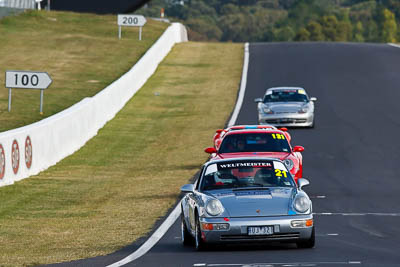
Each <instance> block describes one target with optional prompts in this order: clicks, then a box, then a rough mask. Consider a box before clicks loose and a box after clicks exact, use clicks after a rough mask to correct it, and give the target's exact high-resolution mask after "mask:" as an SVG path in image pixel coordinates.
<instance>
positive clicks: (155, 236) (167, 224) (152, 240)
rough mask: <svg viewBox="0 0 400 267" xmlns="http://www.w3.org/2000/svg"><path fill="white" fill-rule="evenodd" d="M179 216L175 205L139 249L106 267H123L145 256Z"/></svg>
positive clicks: (177, 207) (179, 207)
mask: <svg viewBox="0 0 400 267" xmlns="http://www.w3.org/2000/svg"><path fill="white" fill-rule="evenodd" d="M180 214H181V206H180V205H179V204H178V205H176V207H175V208H174V210H173V211H172V212H171V213H170V214H169V216H168V217H167V219H166V220H165V221H164V222H163V223H162V224H161V225H160V227H158V229H157V230H156V231H155V232H154V233H153V234H152V235H151V237H150V238H149V239H147V241H146V242H145V243H144V244H143V245H142V246H141V247H140V248H138V249H137V250H136V251H135V252H133V253H132V254H130V255H128V256H127V257H126V258H124V259H122V260H120V261H118V262H116V263H113V264H111V265H108V267H116V266H122V265H125V264H127V263H129V262H132V261H134V260H136V259H137V258H139V257H141V256H143V255H144V254H146V253H147V251H149V250H150V249H151V248H152V247H153V246H154V245H155V244H156V243H157V242H158V241H159V240H160V239H161V237H163V236H164V234H165V233H166V232H167V231H168V229H169V228H170V227H171V225H172V224H174V222H175V221H176V219H178V217H179V216H180Z"/></svg>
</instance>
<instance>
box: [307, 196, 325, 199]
mask: <svg viewBox="0 0 400 267" xmlns="http://www.w3.org/2000/svg"><path fill="white" fill-rule="evenodd" d="M310 198H318V199H325V198H326V196H310Z"/></svg>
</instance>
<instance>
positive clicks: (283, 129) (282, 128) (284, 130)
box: [278, 127, 288, 132]
mask: <svg viewBox="0 0 400 267" xmlns="http://www.w3.org/2000/svg"><path fill="white" fill-rule="evenodd" d="M278 130H280V131H282V132H287V131H288V129H287V128H286V127H281V128H278Z"/></svg>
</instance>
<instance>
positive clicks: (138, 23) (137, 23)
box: [118, 14, 147, 41]
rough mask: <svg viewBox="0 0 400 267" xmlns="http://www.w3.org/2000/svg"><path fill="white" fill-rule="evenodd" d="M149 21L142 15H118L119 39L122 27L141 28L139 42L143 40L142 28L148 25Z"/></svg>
mask: <svg viewBox="0 0 400 267" xmlns="http://www.w3.org/2000/svg"><path fill="white" fill-rule="evenodd" d="M146 22H147V20H146V18H145V17H143V16H142V15H122V14H120V15H118V38H119V39H121V28H122V26H131V27H140V28H139V40H140V41H141V40H142V27H143V26H144V25H145V24H146Z"/></svg>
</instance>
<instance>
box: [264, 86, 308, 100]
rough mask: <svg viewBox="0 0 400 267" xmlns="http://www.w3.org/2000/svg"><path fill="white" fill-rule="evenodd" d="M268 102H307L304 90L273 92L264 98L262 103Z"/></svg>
mask: <svg viewBox="0 0 400 267" xmlns="http://www.w3.org/2000/svg"><path fill="white" fill-rule="evenodd" d="M270 102H308V97H307V95H306V93H305V91H304V90H302V89H300V90H274V91H272V92H271V91H270V92H268V93H267V94H266V95H265V97H264V103H270Z"/></svg>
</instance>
